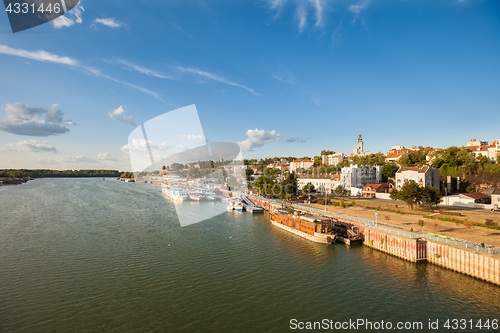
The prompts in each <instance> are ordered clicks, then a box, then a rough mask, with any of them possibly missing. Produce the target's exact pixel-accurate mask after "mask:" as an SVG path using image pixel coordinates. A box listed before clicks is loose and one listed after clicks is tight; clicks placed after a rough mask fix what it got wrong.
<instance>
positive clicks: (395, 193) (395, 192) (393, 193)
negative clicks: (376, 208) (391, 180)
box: [389, 188, 399, 201]
mask: <svg viewBox="0 0 500 333" xmlns="http://www.w3.org/2000/svg"><path fill="white" fill-rule="evenodd" d="M398 194H399V191H398V190H397V189H396V188H393V189H392V190H391V193H390V194H389V196H390V197H391V199H392V200H394V201H396V200H398Z"/></svg>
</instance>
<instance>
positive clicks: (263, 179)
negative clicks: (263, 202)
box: [254, 176, 275, 196]
mask: <svg viewBox="0 0 500 333" xmlns="http://www.w3.org/2000/svg"><path fill="white" fill-rule="evenodd" d="M274 182H275V181H274V179H273V178H271V177H267V176H260V177H259V178H257V180H256V181H255V183H254V187H255V189H256V190H257V191H258V192H259V195H262V196H270V195H271V188H272V186H273V184H274Z"/></svg>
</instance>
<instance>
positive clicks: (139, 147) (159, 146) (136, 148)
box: [121, 139, 187, 158]
mask: <svg viewBox="0 0 500 333" xmlns="http://www.w3.org/2000/svg"><path fill="white" fill-rule="evenodd" d="M186 149H187V147H186V146H184V145H172V144H169V143H167V141H163V142H161V143H155V142H153V141H151V140H145V139H133V140H132V141H131V142H130V143H129V144H126V145H124V146H122V147H121V151H122V152H123V154H124V157H126V158H128V157H129V153H130V151H132V152H134V153H139V155H142V154H141V152H146V153H147V154H149V151H151V153H152V154H153V156H171V155H173V154H177V153H180V152H182V151H185V150H186Z"/></svg>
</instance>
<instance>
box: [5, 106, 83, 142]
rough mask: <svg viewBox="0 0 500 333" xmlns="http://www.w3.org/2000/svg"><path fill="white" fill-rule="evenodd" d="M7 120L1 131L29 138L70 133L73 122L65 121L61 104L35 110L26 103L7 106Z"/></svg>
mask: <svg viewBox="0 0 500 333" xmlns="http://www.w3.org/2000/svg"><path fill="white" fill-rule="evenodd" d="M5 113H6V115H7V118H6V119H5V120H2V121H0V131H4V132H7V133H11V134H18V135H29V136H50V135H59V134H64V133H66V132H69V128H68V127H67V126H70V125H75V122H74V121H72V120H69V121H64V120H63V112H62V111H61V109H60V107H59V104H52V105H50V106H49V107H47V108H33V107H30V106H28V105H27V104H24V103H16V104H5Z"/></svg>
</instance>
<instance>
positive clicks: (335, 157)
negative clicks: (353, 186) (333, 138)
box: [321, 153, 345, 165]
mask: <svg viewBox="0 0 500 333" xmlns="http://www.w3.org/2000/svg"><path fill="white" fill-rule="evenodd" d="M344 156H345V155H344V154H342V153H340V154H331V155H323V156H321V161H322V163H323V164H324V165H337V164H339V163H342V162H343V161H344Z"/></svg>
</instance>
